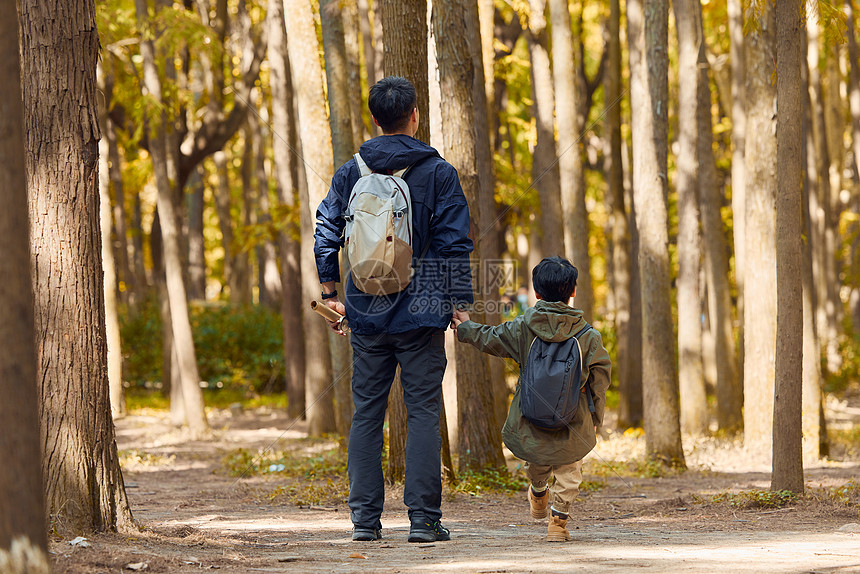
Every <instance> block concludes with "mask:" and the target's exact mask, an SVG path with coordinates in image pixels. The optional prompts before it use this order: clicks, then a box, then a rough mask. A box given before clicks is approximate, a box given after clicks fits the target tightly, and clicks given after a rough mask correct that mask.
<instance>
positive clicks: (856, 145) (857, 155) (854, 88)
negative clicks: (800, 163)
mask: <svg viewBox="0 0 860 574" xmlns="http://www.w3.org/2000/svg"><path fill="white" fill-rule="evenodd" d="M844 11H845V21H846V25H847V28H848V30H847V33H846V34H845V35H846V36H847V37H848V108H849V110H850V112H851V146H852V147H851V149H852V150H853V152H854V166H855V172H854V177H855V181H854V185H855V186H856V185H857V184H858V183H860V182H858V181H857V177H858V171H860V49H858V48H857V27H856V25H857V20H856V17H857V15H856V13H855V11H854V0H845V6H844ZM854 328H855V329H858V328H860V325H856V324H855V325H854Z"/></svg>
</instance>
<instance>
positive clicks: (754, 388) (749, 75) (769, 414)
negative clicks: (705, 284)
mask: <svg viewBox="0 0 860 574" xmlns="http://www.w3.org/2000/svg"><path fill="white" fill-rule="evenodd" d="M775 32H776V30H775V24H774V20H773V9H772V7H771V6H770V4H769V3H765V9H764V13H763V14H762V16H761V18H760V26H759V28H758V29H757V30H756V31H754V32H751V33H750V34H749V35H747V36H746V38H745V41H746V45H745V47H744V48H745V52H746V96H747V123H746V128H747V131H746V154H745V165H746V208H745V213H746V224H745V226H746V230H745V241H746V243H745V245H744V253H745V255H744V261H745V265H746V270H745V271H744V277H745V279H744V333H745V337H744V445H745V446H746V447H747V448H748V449H749V452H750V454H751V455H752V456H756V457H757V456H761V457H763V458H764V459H765V460H768V461H769V459H770V454H771V452H770V451H771V439H772V437H771V432H772V430H773V391H774V353H775V344H776V292H777V291H776V290H777V284H776V243H775V242H776V237H775V226H776V211H775V209H776V207H775V202H776V163H775V162H774V158H775V157H776V89H775V87H774V86H773V84H772V82H771V77H772V75H773V71H774V62H775V61H776V50H775V45H774V44H775Z"/></svg>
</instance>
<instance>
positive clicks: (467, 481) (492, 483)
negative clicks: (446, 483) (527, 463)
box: [451, 468, 529, 496]
mask: <svg viewBox="0 0 860 574" xmlns="http://www.w3.org/2000/svg"><path fill="white" fill-rule="evenodd" d="M528 484H529V480H528V478H526V476H525V475H524V474H523V473H522V471H521V470H519V469H517V470H515V471H514V473H513V474H511V473H510V472H508V470H507V469H498V468H485V469H483V470H480V471H474V470H467V471H463V472H460V473H458V474H457V484H455V485H453V486H452V487H451V490H453V491H455V492H463V493H465V494H471V495H472V496H480V495H482V494H487V493H491V492H492V493H501V494H506V495H508V496H513V495H514V494H516V493H519V492H522V491H523V490H524V489H525V488H526V486H528Z"/></svg>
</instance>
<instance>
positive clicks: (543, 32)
mask: <svg viewBox="0 0 860 574" xmlns="http://www.w3.org/2000/svg"><path fill="white" fill-rule="evenodd" d="M529 6H530V12H529V29H528V32H527V37H528V43H529V58H530V59H531V68H530V70H531V80H532V98H533V100H534V104H533V106H532V109H533V110H534V112H533V113H534V117H535V122H536V124H537V126H536V127H537V143H536V144H535V147H534V153H533V154H532V187H534V188H535V189H536V190H537V192H538V198H539V199H540V225H539V226H538V229H539V234H540V242H541V251H542V252H543V255H544V256H545V257H551V256H553V255H564V254H565V246H564V237H565V236H564V233H565V228H564V221H563V218H562V214H563V213H564V211H563V209H562V204H561V184H560V182H559V172H558V164H557V162H556V157H557V156H556V146H555V122H554V120H553V112H554V110H555V95H554V91H553V85H552V70H551V69H550V60H549V37H548V36H549V34H548V33H547V29H546V16H545V14H544V13H545V12H546V0H529Z"/></svg>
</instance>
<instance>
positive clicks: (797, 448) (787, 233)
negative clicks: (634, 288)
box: [771, 0, 803, 492]
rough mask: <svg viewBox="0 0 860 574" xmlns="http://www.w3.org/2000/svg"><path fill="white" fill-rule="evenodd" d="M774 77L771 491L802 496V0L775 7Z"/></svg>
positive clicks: (780, 3)
mask: <svg viewBox="0 0 860 574" xmlns="http://www.w3.org/2000/svg"><path fill="white" fill-rule="evenodd" d="M775 11H776V26H777V47H776V55H777V63H778V66H779V79H778V81H777V98H778V101H779V114H778V116H777V124H776V138H777V147H776V173H777V176H776V177H777V189H778V190H779V192H778V194H777V199H776V272H777V311H778V313H777V340H776V361H775V362H776V368H775V375H776V385H775V394H774V405H773V420H774V423H775V424H774V428H773V477H772V480H771V490H775V491H779V490H790V491H792V492H803V452H802V446H801V443H802V439H801V401H802V399H801V397H802V380H801V377H802V374H803V359H802V353H798V352H797V350H798V349H802V345H803V289H802V280H803V269H802V268H803V266H802V259H801V241H802V238H801V231H802V229H803V211H802V209H801V198H802V196H803V193H802V189H801V186H802V181H803V180H802V172H801V155H800V149H801V146H802V143H803V137H802V133H801V119H802V117H803V109H802V106H801V102H802V101H803V99H802V97H801V94H802V93H803V92H802V87H803V84H802V82H801V81H800V69H801V46H802V45H803V42H802V38H803V20H802V16H803V13H802V12H801V0H782V1H780V2H777V3H776V7H775Z"/></svg>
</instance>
